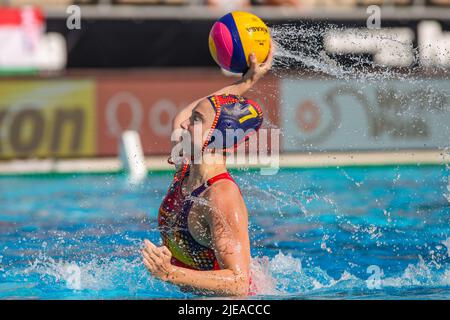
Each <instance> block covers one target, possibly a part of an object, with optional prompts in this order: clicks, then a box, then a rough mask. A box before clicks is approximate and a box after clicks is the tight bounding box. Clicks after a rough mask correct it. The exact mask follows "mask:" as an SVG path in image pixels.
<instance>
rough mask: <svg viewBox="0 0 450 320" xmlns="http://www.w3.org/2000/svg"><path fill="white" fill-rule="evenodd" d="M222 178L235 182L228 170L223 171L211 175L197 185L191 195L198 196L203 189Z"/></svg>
mask: <svg viewBox="0 0 450 320" xmlns="http://www.w3.org/2000/svg"><path fill="white" fill-rule="evenodd" d="M223 179H228V180H231V181H233V182H234V183H236V182H235V181H234V179H233V177H231V175H230V174H229V173H228V172H224V173H220V174H218V175H216V176H214V177H212V178H211V179H208V181H206V182H205V183H204V184H202V185H201V186H200V187H198V188H197V189H195V190H194V191H192V193H191V196H193V197H198V196H199V195H200V194H201V193H202V192H203V191H205V190H206V189H207V188H208V187H210V186H211V185H212V184H213V183H215V182H217V181H219V180H223Z"/></svg>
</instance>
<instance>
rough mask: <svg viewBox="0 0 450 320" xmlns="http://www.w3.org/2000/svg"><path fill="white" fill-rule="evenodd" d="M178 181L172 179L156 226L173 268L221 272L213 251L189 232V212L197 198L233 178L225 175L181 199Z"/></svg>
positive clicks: (217, 177)
mask: <svg viewBox="0 0 450 320" xmlns="http://www.w3.org/2000/svg"><path fill="white" fill-rule="evenodd" d="M186 176H188V172H186V174H185V175H184V176H183V177H182V178H181V179H174V181H173V182H172V185H171V186H170V188H169V191H168V193H167V195H166V197H165V198H164V200H163V202H162V204H161V207H160V208H159V215H158V225H159V229H160V231H161V237H162V239H163V243H164V245H165V246H166V247H167V248H168V249H169V250H170V251H171V252H172V264H173V265H176V266H180V267H184V268H189V269H194V270H220V266H219V263H218V261H217V259H216V256H215V254H214V250H213V249H211V248H209V247H206V246H204V245H202V244H200V243H198V242H197V241H196V240H195V239H194V237H193V236H192V234H191V233H190V232H189V228H188V217H189V212H190V210H191V208H192V205H193V204H194V201H195V198H197V199H198V197H199V196H200V195H201V194H202V193H203V192H204V191H205V190H206V189H207V188H208V187H210V186H211V185H212V184H214V183H215V182H217V181H219V180H222V179H228V180H231V181H233V182H235V181H234V180H233V178H232V177H231V175H230V174H229V173H228V172H224V173H221V174H218V175H216V176H215V177H213V178H211V179H209V180H208V181H207V182H206V183H205V184H203V185H201V186H200V187H198V188H196V189H195V190H194V191H193V192H192V193H191V194H190V196H184V195H183V193H182V190H181V185H182V183H183V180H184V178H185V177H186Z"/></svg>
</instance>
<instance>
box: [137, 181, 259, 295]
mask: <svg viewBox="0 0 450 320" xmlns="http://www.w3.org/2000/svg"><path fill="white" fill-rule="evenodd" d="M231 184H233V182H231V181H220V182H218V183H216V184H215V185H213V186H212V187H211V188H210V190H209V191H207V192H208V193H207V194H205V197H206V198H207V199H208V200H209V202H210V206H211V208H218V209H215V210H210V211H209V213H207V217H208V218H207V220H208V223H209V228H210V233H211V240H212V243H213V248H214V251H215V254H216V257H217V259H218V261H219V265H220V267H221V270H214V271H197V270H191V269H186V268H182V267H177V266H174V265H172V264H171V263H170V258H171V253H170V251H169V249H167V248H166V247H164V246H162V247H156V246H155V245H154V244H152V243H151V242H149V241H148V240H145V248H144V249H143V257H144V263H145V265H146V267H147V268H148V269H149V271H150V272H151V273H152V274H153V275H154V276H156V277H158V278H160V279H162V280H164V281H169V282H172V283H174V284H176V285H179V286H183V287H186V286H187V287H191V288H193V289H196V290H198V291H202V292H211V293H215V294H219V295H231V296H245V295H247V294H248V292H249V268H250V245H249V238H248V217H247V210H246V208H245V204H244V201H243V199H242V196H241V194H240V192H239V189H238V188H237V187H236V186H235V185H231ZM230 199H235V200H233V201H231V200H230Z"/></svg>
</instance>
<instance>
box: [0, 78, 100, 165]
mask: <svg viewBox="0 0 450 320" xmlns="http://www.w3.org/2000/svg"><path fill="white" fill-rule="evenodd" d="M95 106H96V98H95V84H94V82H93V81H88V80H58V81H56V80H50V81H46V80H36V81H34V80H27V81H25V80H22V81H4V82H1V83H0V158H1V159H9V158H17V157H19V158H22V157H88V156H95V155H96V154H97V145H96V139H95V137H96V134H97V129H96V121H95V119H96V109H95Z"/></svg>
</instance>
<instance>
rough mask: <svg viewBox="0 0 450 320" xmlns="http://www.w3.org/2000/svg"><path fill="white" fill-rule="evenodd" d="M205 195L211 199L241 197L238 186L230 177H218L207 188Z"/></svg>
mask: <svg viewBox="0 0 450 320" xmlns="http://www.w3.org/2000/svg"><path fill="white" fill-rule="evenodd" d="M206 195H207V196H208V198H211V199H216V198H220V199H227V198H230V199H235V198H236V197H239V198H241V197H242V196H241V191H240V189H239V186H238V185H237V184H236V182H234V180H231V179H220V180H218V181H216V182H214V183H213V184H212V185H211V186H210V187H209V188H208V189H207V193H206Z"/></svg>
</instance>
